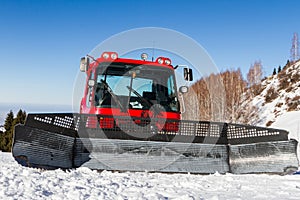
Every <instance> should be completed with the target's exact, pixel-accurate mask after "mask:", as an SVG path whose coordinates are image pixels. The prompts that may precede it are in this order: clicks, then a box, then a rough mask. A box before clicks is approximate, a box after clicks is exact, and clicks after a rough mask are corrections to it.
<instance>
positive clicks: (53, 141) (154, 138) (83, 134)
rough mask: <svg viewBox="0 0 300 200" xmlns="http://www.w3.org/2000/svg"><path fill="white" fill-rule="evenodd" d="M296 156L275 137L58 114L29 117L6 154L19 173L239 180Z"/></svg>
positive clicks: (228, 127)
mask: <svg viewBox="0 0 300 200" xmlns="http://www.w3.org/2000/svg"><path fill="white" fill-rule="evenodd" d="M162 123H164V124H168V126H169V127H172V128H171V130H168V129H167V128H162V127H167V126H161V124H162ZM174 127H175V128H174ZM296 148H297V141H295V140H289V139H288V132H286V131H284V130H278V129H267V128H261V127H254V126H244V125H238V124H227V123H217V122H202V121H184V120H181V121H174V120H173V121H171V120H168V121H161V119H151V120H150V121H147V120H145V119H139V118H131V117H117V118H116V117H115V118H110V117H107V116H98V115H86V114H71V113H69V114H68V113H67V114H62V113H59V114H29V115H28V116H27V119H26V123H25V125H18V126H16V127H15V133H14V141H13V148H12V153H13V156H14V157H15V159H16V161H17V162H19V163H20V164H22V165H25V166H31V167H42V168H47V169H52V168H65V169H69V168H76V167H80V166H85V167H89V168H91V169H97V170H119V171H153V172H191V173H204V174H207V173H215V172H219V173H226V172H231V173H237V174H239V173H269V172H272V173H282V172H284V171H285V170H286V168H288V167H297V166H298V160H297V155H296V152H297V151H296V150H297V149H296Z"/></svg>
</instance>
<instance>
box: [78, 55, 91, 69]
mask: <svg viewBox="0 0 300 200" xmlns="http://www.w3.org/2000/svg"><path fill="white" fill-rule="evenodd" d="M89 65H90V59H89V58H88V57H82V58H81V59H80V71H81V72H86V71H87V70H88V69H89Z"/></svg>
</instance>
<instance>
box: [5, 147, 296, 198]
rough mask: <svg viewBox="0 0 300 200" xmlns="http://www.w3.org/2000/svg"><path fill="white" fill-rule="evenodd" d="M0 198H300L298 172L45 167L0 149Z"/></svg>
mask: <svg viewBox="0 0 300 200" xmlns="http://www.w3.org/2000/svg"><path fill="white" fill-rule="evenodd" d="M0 199H3V200H4V199H5V200H6V199H55V200H57V199H72V200H73V199H120V200H121V199H149V200H150V199H151V200H152V199H163V200H166V199H195V200H196V199H199V200H200V199H201V200H202V199H211V200H218V199H295V200H298V199H300V175H286V176H279V175H266V174H260V175H254V174H252V175H233V174H226V175H220V174H218V173H215V174H212V175H193V174H162V173H147V172H122V173H121V172H110V171H103V172H97V171H93V170H90V169H88V168H84V167H81V168H78V169H73V170H68V171H63V170H59V169H58V170H49V171H47V170H41V169H33V168H27V167H22V166H20V165H18V164H17V163H16V162H15V161H14V159H13V157H12V155H11V154H10V153H3V152H0Z"/></svg>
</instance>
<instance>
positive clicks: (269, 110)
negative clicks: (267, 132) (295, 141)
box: [249, 61, 300, 137]
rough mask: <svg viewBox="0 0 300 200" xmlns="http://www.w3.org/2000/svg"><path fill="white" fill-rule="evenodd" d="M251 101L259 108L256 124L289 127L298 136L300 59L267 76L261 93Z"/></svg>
mask: <svg viewBox="0 0 300 200" xmlns="http://www.w3.org/2000/svg"><path fill="white" fill-rule="evenodd" d="M249 103H250V104H252V105H254V106H256V107H257V109H258V116H259V117H258V118H259V120H258V121H257V122H256V124H255V125H259V126H271V127H276V128H282V129H288V130H289V131H290V132H291V134H293V136H295V137H296V136H297V135H298V133H299V128H297V127H299V126H300V61H297V62H295V63H294V64H292V65H287V66H286V67H284V68H283V70H282V71H281V72H280V73H278V74H276V75H273V76H270V77H268V78H266V79H265V80H264V81H263V82H262V90H261V92H260V94H259V95H257V96H256V97H254V98H253V99H251V101H250V102H249ZM290 113H293V114H290ZM299 134H300V133H299ZM297 137H298V136H297Z"/></svg>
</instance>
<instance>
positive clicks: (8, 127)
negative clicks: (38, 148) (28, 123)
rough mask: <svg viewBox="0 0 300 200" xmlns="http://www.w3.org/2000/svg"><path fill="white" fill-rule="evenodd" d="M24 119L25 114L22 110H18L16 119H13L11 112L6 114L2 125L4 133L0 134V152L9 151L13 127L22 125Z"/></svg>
mask: <svg viewBox="0 0 300 200" xmlns="http://www.w3.org/2000/svg"><path fill="white" fill-rule="evenodd" d="M25 118H26V112H25V111H22V110H19V112H18V114H17V116H16V118H14V114H13V112H12V111H10V112H9V113H8V114H7V117H6V119H5V123H4V128H5V132H4V133H2V134H0V150H2V151H5V152H10V151H11V147H12V139H13V132H14V127H15V125H16V124H24V123H25Z"/></svg>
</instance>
